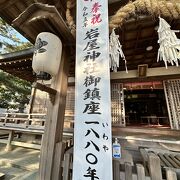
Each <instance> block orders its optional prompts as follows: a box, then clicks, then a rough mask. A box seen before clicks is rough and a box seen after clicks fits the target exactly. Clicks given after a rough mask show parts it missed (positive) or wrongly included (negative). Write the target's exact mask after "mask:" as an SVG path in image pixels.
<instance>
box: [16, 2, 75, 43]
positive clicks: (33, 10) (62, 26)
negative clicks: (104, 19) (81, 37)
mask: <svg viewBox="0 0 180 180" xmlns="http://www.w3.org/2000/svg"><path fill="white" fill-rule="evenodd" d="M44 20H46V21H47V22H48V23H50V25H51V26H52V25H53V28H56V29H57V30H58V34H57V35H58V36H60V37H61V39H62V40H63V41H64V44H66V45H69V44H73V43H75V39H74V37H73V36H72V34H71V32H70V29H69V28H68V26H67V24H66V23H65V21H64V19H63V18H62V17H61V15H60V13H59V12H58V11H57V9H56V7H55V6H50V5H47V4H41V3H34V4H32V5H30V6H29V7H28V8H27V9H26V10H25V11H24V12H23V13H21V14H20V15H19V16H18V17H17V18H16V19H15V20H14V21H13V23H12V24H13V26H15V27H19V28H20V29H21V30H22V31H24V32H25V33H28V35H29V36H30V37H29V38H31V39H32V40H33V41H35V38H36V35H37V34H38V33H40V32H41V31H42V30H43V31H48V32H51V30H50V29H48V27H47V26H46V27H44V26H43V27H42V30H41V29H39V27H38V29H36V30H35V31H34V33H32V34H30V33H31V32H30V31H28V29H29V27H32V26H33V24H34V26H33V27H34V28H35V27H36V23H37V22H38V21H44Z"/></svg>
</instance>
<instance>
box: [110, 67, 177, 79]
mask: <svg viewBox="0 0 180 180" xmlns="http://www.w3.org/2000/svg"><path fill="white" fill-rule="evenodd" d="M167 76H168V77H169V78H173V76H178V77H180V67H176V66H170V67H168V69H166V68H165V67H159V68H148V69H147V76H146V78H145V79H144V80H148V79H149V78H153V77H156V78H157V79H158V78H160V77H162V78H163V77H164V78H165V77H166V78H167ZM133 78H138V71H137V70H130V71H129V72H128V73H126V72H125V71H119V72H111V80H123V79H133ZM138 79H139V78H138Z"/></svg>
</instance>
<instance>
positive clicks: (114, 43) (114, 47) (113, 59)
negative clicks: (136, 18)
mask: <svg viewBox="0 0 180 180" xmlns="http://www.w3.org/2000/svg"><path fill="white" fill-rule="evenodd" d="M109 55H110V68H111V69H112V70H113V71H114V72H117V68H118V67H119V60H120V58H122V59H123V60H124V62H125V68H126V72H128V70H127V65H126V58H125V56H124V53H123V51H122V45H121V43H120V41H119V35H116V34H115V30H114V29H113V30H112V33H111V35H110V41H109Z"/></svg>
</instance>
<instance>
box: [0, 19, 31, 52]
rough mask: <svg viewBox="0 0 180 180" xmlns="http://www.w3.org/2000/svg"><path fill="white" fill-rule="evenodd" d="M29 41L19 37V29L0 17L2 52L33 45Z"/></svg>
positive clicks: (0, 49) (0, 47)
mask: <svg viewBox="0 0 180 180" xmlns="http://www.w3.org/2000/svg"><path fill="white" fill-rule="evenodd" d="M32 46H33V45H32V44H31V43H30V42H28V41H25V42H24V41H22V39H20V38H18V33H17V31H15V30H14V28H13V27H11V26H10V25H9V24H7V23H6V22H5V21H4V20H3V19H2V18H0V52H1V53H9V52H14V51H19V50H22V49H26V48H29V47H32Z"/></svg>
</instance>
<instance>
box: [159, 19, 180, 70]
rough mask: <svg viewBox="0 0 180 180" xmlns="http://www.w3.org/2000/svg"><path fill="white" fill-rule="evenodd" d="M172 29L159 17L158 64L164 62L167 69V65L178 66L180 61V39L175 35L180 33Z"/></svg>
mask: <svg viewBox="0 0 180 180" xmlns="http://www.w3.org/2000/svg"><path fill="white" fill-rule="evenodd" d="M170 28H171V26H170V25H169V24H168V23H167V22H166V21H165V20H164V19H163V18H161V17H159V28H158V36H159V40H158V43H159V45H160V47H159V50H158V57H157V62H159V61H164V63H165V66H166V69H167V63H171V65H176V66H178V65H179V60H180V39H178V38H177V36H176V34H175V33H177V32H180V31H175V30H171V29H170Z"/></svg>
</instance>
